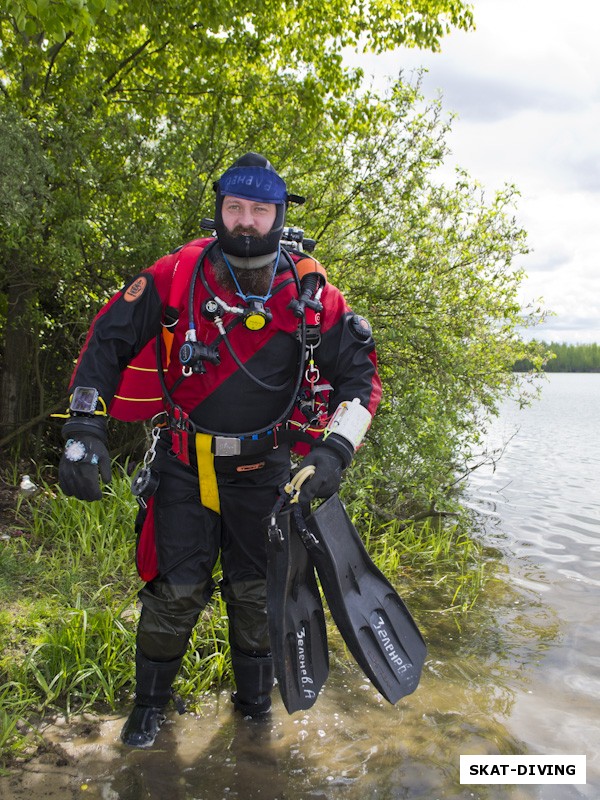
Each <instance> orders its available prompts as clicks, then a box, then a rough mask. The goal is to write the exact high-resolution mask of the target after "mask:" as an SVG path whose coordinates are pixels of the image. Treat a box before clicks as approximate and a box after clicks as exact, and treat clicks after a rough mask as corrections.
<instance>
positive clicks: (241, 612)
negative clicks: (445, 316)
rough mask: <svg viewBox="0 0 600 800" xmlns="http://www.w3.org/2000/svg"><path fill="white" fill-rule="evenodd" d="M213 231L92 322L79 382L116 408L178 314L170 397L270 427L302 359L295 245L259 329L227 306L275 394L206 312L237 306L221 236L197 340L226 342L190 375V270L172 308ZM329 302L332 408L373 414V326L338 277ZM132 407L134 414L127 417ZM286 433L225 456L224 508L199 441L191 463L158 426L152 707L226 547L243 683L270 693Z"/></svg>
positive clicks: (200, 290) (231, 423)
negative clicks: (218, 271)
mask: <svg viewBox="0 0 600 800" xmlns="http://www.w3.org/2000/svg"><path fill="white" fill-rule="evenodd" d="M211 241H213V242H214V240H197V241H194V242H191V243H189V244H187V245H185V246H184V247H183V248H181V249H180V250H178V251H176V252H175V253H172V254H170V255H167V256H165V257H163V258H161V259H160V260H159V261H157V262H156V263H155V264H154V265H153V266H151V267H150V268H149V269H147V270H145V271H143V272H142V273H140V275H138V276H136V278H134V279H133V281H131V283H129V284H128V285H127V286H125V287H124V288H123V289H122V290H121V291H120V292H119V293H118V294H117V295H116V296H115V297H113V298H112V300H111V301H109V303H107V304H106V306H104V308H103V309H102V310H101V311H100V312H99V313H98V315H97V316H96V318H95V319H94V321H93V323H92V326H91V328H90V331H89V334H88V338H87V341H86V343H85V346H84V348H83V350H82V352H81V355H80V357H79V361H78V363H77V366H76V368H75V371H74V375H73V379H72V383H71V390H72V389H74V388H75V387H77V386H82V387H84V386H89V387H95V388H96V389H97V390H98V392H99V394H100V396H101V397H102V398H103V399H104V401H105V402H106V404H107V405H108V406H109V407H110V404H111V402H112V401H113V398H114V397H115V394H116V395H117V398H118V396H119V395H118V391H117V389H118V387H119V382H120V380H121V374H122V372H123V371H124V370H125V369H126V367H127V366H128V364H130V362H131V361H132V359H134V357H135V356H136V355H137V354H138V353H140V351H142V349H143V348H144V347H152V346H153V345H152V344H149V343H151V342H152V341H153V340H155V339H156V336H157V334H159V333H160V332H161V330H162V326H163V325H165V324H167V325H169V326H170V332H171V333H172V334H173V341H172V346H171V358H170V361H169V363H168V367H166V372H165V383H166V386H167V387H168V388H169V391H170V395H171V399H172V400H173V401H174V402H175V403H176V404H177V405H178V406H179V407H180V408H181V409H183V411H184V412H185V413H186V414H187V415H189V419H190V421H191V423H193V424H195V425H197V426H199V428H200V429H201V430H204V431H209V432H219V433H225V434H228V435H231V436H236V435H239V436H243V435H244V434H247V433H248V432H254V431H257V430H263V429H265V428H267V427H268V426H269V425H270V423H271V422H272V421H274V420H278V419H279V418H280V416H281V414H282V413H283V412H284V411H285V410H286V409H287V408H288V407H289V406H290V402H291V399H292V393H293V392H294V386H295V384H296V380H297V375H298V357H299V340H298V331H299V320H298V318H297V317H296V316H294V314H293V313H292V311H291V310H290V309H289V308H288V306H289V303H290V301H291V300H293V299H294V298H297V297H298V288H297V280H295V279H294V275H293V271H292V266H291V262H290V256H289V255H287V254H285V253H283V252H282V255H281V258H280V261H279V266H278V270H277V274H276V276H275V280H274V284H273V288H272V296H271V298H270V299H269V300H268V302H267V303H266V308H268V309H269V310H270V312H271V314H272V321H270V322H269V323H268V324H267V325H266V326H265V327H264V328H263V329H262V330H248V329H247V328H246V327H245V326H244V324H242V323H241V321H240V320H239V318H237V319H236V318H235V317H234V315H232V314H225V315H224V316H223V323H224V325H225V326H226V328H227V329H228V333H227V337H228V340H229V344H230V347H231V349H232V350H233V351H234V352H235V354H236V355H237V357H238V359H239V360H240V361H241V362H242V363H243V365H244V367H245V369H246V370H247V372H249V373H250V374H251V375H252V376H254V377H255V378H257V379H258V380H259V381H261V382H262V383H263V384H266V385H268V386H270V387H279V388H278V389H277V390H276V391H269V390H267V389H266V388H264V387H263V386H261V385H260V384H259V383H257V382H255V380H253V379H252V378H251V377H249V375H248V374H246V373H245V372H244V371H243V370H242V369H241V368H240V367H239V366H238V364H237V363H236V361H235V359H234V357H233V356H232V354H231V352H230V350H229V349H228V347H227V345H226V343H225V342H224V341H223V337H222V336H221V335H220V334H219V331H218V330H217V327H216V325H215V323H214V321H211V320H209V319H206V318H205V316H203V314H202V309H203V307H204V303H205V301H206V300H207V299H210V298H211V296H214V295H215V294H216V295H218V297H220V298H221V299H222V300H224V301H225V302H226V303H227V304H228V305H230V306H236V305H239V304H240V299H239V297H237V296H236V295H234V294H233V293H232V292H230V291H228V290H227V289H225V288H223V287H222V286H220V285H218V284H217V283H216V281H215V277H214V273H213V268H212V262H211V258H213V259H214V258H217V257H219V250H218V245H213V247H212V248H211V250H210V252H209V254H208V256H207V255H205V256H204V258H203V263H202V269H201V271H200V274H199V275H198V278H197V280H196V281H195V286H194V299H193V308H194V322H195V325H196V328H197V338H198V341H199V342H202V343H205V344H209V345H210V344H215V345H216V346H217V348H218V353H219V356H220V363H219V364H218V365H215V364H211V363H205V369H206V371H205V373H204V374H191V375H189V377H183V378H182V366H181V363H180V362H179V359H178V357H177V355H178V353H179V349H180V347H181V345H182V344H183V343H184V341H185V334H186V331H187V330H188V329H189V327H190V320H189V318H188V317H189V314H188V297H189V284H190V282H191V278H190V281H188V285H187V287H186V290H185V291H184V292H183V293H181V294H182V296H181V297H180V298H178V300H177V305H178V307H176V308H174V307H172V306H169V303H170V302H171V303H172V302H173V296H172V285H173V281H174V274H175V273H176V272H177V270H181V269H187V271H188V272H189V273H190V275H191V265H192V264H195V263H196V262H197V261H198V258H199V256H200V254H201V253H203V252H204V248H205V247H206V246H207V244H208V243H209V242H211ZM320 300H321V303H322V305H323V310H322V313H321V320H320V343H319V345H318V347H316V348H315V351H314V355H315V362H316V364H317V366H318V368H319V370H320V372H321V375H323V376H325V377H326V378H327V380H328V381H329V383H330V384H331V385H332V387H333V391H332V394H331V400H330V412H333V411H334V410H335V408H336V407H337V405H338V404H339V403H340V402H341V401H342V400H349V401H351V400H352V399H354V398H355V397H357V398H359V399H360V402H361V404H362V405H364V406H365V407H366V408H367V409H368V410H369V411H370V412H371V414H373V413H374V412H375V409H376V407H377V405H378V402H379V399H380V394H381V385H380V381H379V377H378V375H377V369H376V357H375V349H374V343H373V339H372V338H371V336H370V332H369V331H368V329H367V332H366V334H365V330H364V322H363V324H362V326H361V320H360V318H357V317H356V315H354V314H353V312H352V311H351V310H350V309H349V308H348V306H347V304H346V302H345V300H344V298H343V296H342V294H341V293H340V291H339V290H338V289H336V288H335V287H334V286H332V285H331V284H329V283H327V284H326V285H325V287H324V289H323V292H322V295H321V298H320ZM242 305H243V304H242ZM174 320H176V322H174ZM162 347H163V359H165V361H166V357H165V352H164V345H163V346H162ZM165 366H166V364H165ZM117 402H119V401H118V399H117V400H115V401H114V403H117ZM125 402H126V401H125ZM114 403H113V405H114ZM153 411H156V408H153ZM135 416H136V414H130V415H129V418H130V419H133V418H135ZM144 416H146V417H147V416H148V415H147V414H143V413H140V414H139V415H138V418H143V417H144ZM282 430H283V429H280V432H281V431H282ZM277 433H278V432H277V431H275V433H265V434H261V435H260V436H259V437H258V442H259V444H257V442H256V440H252V439H250V441H253V445H252V452H251V454H250V455H244V450H242V455H240V456H219V455H216V456H215V457H214V470H215V473H216V481H217V486H218V497H219V505H220V513H218V512H217V511H215V510H212V509H211V508H207V507H206V506H205V505H203V503H202V501H201V497H200V491H199V480H198V472H197V462H196V459H195V455H196V454H195V451H194V447H193V446H192V447H189V456H190V459H189V461H190V463H189V464H186V463H184V461H185V458H184V459H182V458H180V457H177V456H175V455H174V454H173V452H172V448H173V444H174V440H172V438H171V434H170V433H169V431H167V430H165V433H164V437H161V441H160V443H159V446H158V448H157V457H156V459H155V461H154V463H153V464H152V467H153V468H154V469H156V470H157V472H158V473H159V476H160V482H159V485H158V489H157V491H156V494H155V495H154V497H153V498H152V500H153V503H152V504H151V510H152V513H153V522H154V529H155V543H156V552H157V557H158V566H157V569H158V574H157V575H156V576H155V577H154V578H153V579H152V580H149V581H148V582H147V583H146V584H145V586H144V587H143V588H142V589H141V591H140V593H139V596H140V599H141V601H142V605H143V608H142V614H141V618H140V622H139V628H138V638H137V642H138V692H137V695H138V701H139V700H140V698H141V699H142V701H143V702H144V701H145V702H147V703H148V704H151V705H161V704H162V703H163V702H166V699H168V694H167V696H163V695H164V693H165V691H166V690H167V688H168V687H170V682H171V681H172V679H173V678H174V677H175V674H176V672H177V669H178V667H179V665H180V662H181V658H182V657H183V654H184V652H185V650H186V646H187V643H188V639H189V636H190V633H191V631H192V629H193V627H194V625H195V624H196V621H197V619H198V615H199V613H200V611H201V610H202V609H203V608H204V606H205V605H206V604H207V603H208V601H209V599H210V597H211V594H212V592H213V589H214V583H213V579H212V573H213V568H214V566H215V562H216V559H217V557H218V554H219V552H220V553H221V565H222V569H223V580H222V583H221V591H222V595H223V597H224V599H225V602H226V604H227V610H228V615H229V636H230V643H231V650H232V662H233V669H234V673H235V677H236V683H237V685H238V693H239V692H240V690H242V691H243V687H244V686H245V687H247V691H246V694H247V695H251V694H253V695H254V696H253V697H252V698H249V699H250V700H251V702H257V698H258V700H260V698H261V697H263V696H265V695H268V693H269V692H270V688H271V686H270V685H269V683H270V682H271V683H272V680H271V678H270V660H269V636H268V625H267V618H266V537H265V522H264V520H265V518H266V517H267V515H268V514H269V512H270V510H271V509H272V507H273V505H274V503H275V501H276V498H277V489H278V487H279V486H281V484H282V483H284V482H285V481H288V480H289V476H290V458H289V444H288V443H285V442H283V443H282V442H281V439H282V438H283V437H282V436H279V437H278V435H277ZM163 438H164V441H163ZM191 441H193V437H190V442H191ZM175 444H176V445H177V446H179V445H180V444H181V443H180V442H177V441H175ZM177 446H176V447H175V449H177ZM185 455H188V453H187V452H186V454H185ZM144 665H146V673H148V670H149V668H148V665H153V666H154V667H156V666H157V665H162V667H161V668H162V673H161V674H162V676H163V677H159V678H158V679H156V676H154V679H153V680H152V681H150V680H149V679H148V680H145V679H144V678H143V673H144ZM150 672H152V670H151V669H150ZM140 675H142V678H141V679H140ZM150 684H151V685H150ZM252 687H254V689H253V688H252Z"/></svg>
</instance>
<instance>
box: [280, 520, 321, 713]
mask: <svg viewBox="0 0 600 800" xmlns="http://www.w3.org/2000/svg"><path fill="white" fill-rule="evenodd" d="M277 526H278V527H277V528H276V529H271V530H270V531H269V539H268V545H267V550H268V568H267V613H268V619H269V637H270V639H271V651H272V653H273V666H274V668H275V677H276V678H277V683H278V685H279V691H280V692H281V697H282V700H283V703H284V705H285V707H286V709H287V710H288V713H290V714H293V713H294V711H299V710H306V709H308V708H310V707H311V706H312V705H313V704H314V702H315V701H316V699H317V696H318V694H319V691H320V690H321V688H322V687H323V684H324V683H325V681H326V680H327V675H328V674H329V652H328V650H327V630H326V627H325V615H324V613H323V604H322V602H321V595H320V593H319V587H318V586H317V581H316V578H315V571H314V567H313V565H312V562H311V560H310V558H309V556H308V553H307V551H306V548H305V547H304V546H303V544H302V542H301V541H300V539H299V538H298V536H296V534H295V533H294V534H293V535H290V512H289V511H287V512H284V513H281V514H279V516H278V517H277Z"/></svg>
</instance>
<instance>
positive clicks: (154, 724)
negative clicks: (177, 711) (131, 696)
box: [121, 703, 166, 747]
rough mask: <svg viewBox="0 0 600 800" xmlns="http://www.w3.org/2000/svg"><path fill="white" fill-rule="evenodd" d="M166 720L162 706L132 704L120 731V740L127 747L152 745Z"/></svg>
mask: <svg viewBox="0 0 600 800" xmlns="http://www.w3.org/2000/svg"><path fill="white" fill-rule="evenodd" d="M165 720H166V717H165V714H164V711H163V709H162V708H155V707H154V706H139V705H137V703H136V704H135V705H134V707H133V709H132V711H131V714H130V715H129V716H128V717H127V722H126V723H125V725H124V726H123V730H122V731H121V740H122V741H123V743H124V744H126V745H129V747H152V745H153V744H154V740H155V739H156V736H157V734H158V732H159V730H160V726H161V725H162V724H163V722H164V721H165Z"/></svg>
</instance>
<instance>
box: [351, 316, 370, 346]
mask: <svg viewBox="0 0 600 800" xmlns="http://www.w3.org/2000/svg"><path fill="white" fill-rule="evenodd" d="M348 325H349V327H350V331H351V332H352V334H353V335H354V336H355V337H356V338H357V339H358V340H359V341H361V342H367V341H368V340H369V339H370V338H371V335H372V331H371V326H370V325H369V323H368V322H367V320H366V319H365V318H364V317H361V316H360V314H353V315H352V316H351V317H350V318H349V320H348Z"/></svg>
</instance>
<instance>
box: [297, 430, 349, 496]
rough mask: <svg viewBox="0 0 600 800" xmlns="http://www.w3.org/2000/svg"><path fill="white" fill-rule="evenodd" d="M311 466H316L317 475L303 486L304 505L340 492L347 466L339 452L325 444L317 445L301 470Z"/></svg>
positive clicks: (301, 465) (306, 457) (302, 464)
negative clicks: (317, 498) (314, 499)
mask: <svg viewBox="0 0 600 800" xmlns="http://www.w3.org/2000/svg"><path fill="white" fill-rule="evenodd" d="M309 466H314V468H315V473H314V475H313V476H312V478H311V479H310V480H309V481H306V483H304V484H303V486H302V492H301V500H302V502H303V503H310V501H311V500H312V499H313V498H314V497H323V498H328V497H331V495H333V494H335V493H336V492H337V491H338V490H339V488H340V483H341V481H342V473H343V471H344V468H345V466H346V464H345V463H344V459H343V457H342V455H341V454H340V453H339V452H338V451H337V450H334V449H333V448H331V447H328V446H327V445H324V444H318V445H316V446H315V447H314V448H313V449H312V450H311V451H310V453H309V454H308V455H307V456H305V458H304V459H303V460H302V463H301V464H300V468H301V469H303V468H304V467H309Z"/></svg>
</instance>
